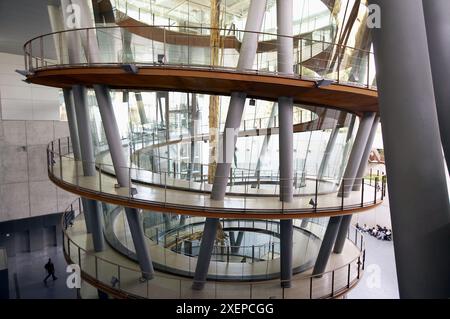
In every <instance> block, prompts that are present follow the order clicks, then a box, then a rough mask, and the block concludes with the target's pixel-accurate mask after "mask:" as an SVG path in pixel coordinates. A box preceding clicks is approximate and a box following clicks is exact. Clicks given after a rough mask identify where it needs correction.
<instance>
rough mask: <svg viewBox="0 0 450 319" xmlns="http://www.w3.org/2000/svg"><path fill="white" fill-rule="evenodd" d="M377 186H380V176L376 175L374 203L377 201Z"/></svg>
mask: <svg viewBox="0 0 450 319" xmlns="http://www.w3.org/2000/svg"><path fill="white" fill-rule="evenodd" d="M377 188H378V176H377V177H375V191H374V196H373V203H374V204H376V203H377Z"/></svg>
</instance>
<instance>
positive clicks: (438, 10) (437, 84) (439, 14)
mask: <svg viewBox="0 0 450 319" xmlns="http://www.w3.org/2000/svg"><path fill="white" fill-rule="evenodd" d="M422 3H423V11H424V16H425V27H426V30H427V39H428V51H429V54H430V62H431V71H432V76H433V87H434V95H435V99H436V108H437V115H438V121H439V130H440V133H441V141H442V147H443V149H444V154H445V159H446V161H447V167H450V90H449V89H448V85H447V83H448V75H449V74H450V58H449V57H450V42H449V41H448V39H449V37H450V20H449V19H448V14H449V13H450V2H449V1H448V0H433V1H430V0H428V1H422Z"/></svg>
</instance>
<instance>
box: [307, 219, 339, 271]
mask: <svg viewBox="0 0 450 319" xmlns="http://www.w3.org/2000/svg"><path fill="white" fill-rule="evenodd" d="M341 220H342V216H333V217H330V220H329V221H328V226H327V229H326V231H325V234H324V236H323V240H322V244H321V245H320V249H319V254H318V255H317V259H316V263H315V265H314V269H313V275H319V274H322V273H323V272H325V269H326V267H327V263H328V259H329V258H330V255H331V250H332V249H333V245H334V242H335V240H336V236H337V234H338V231H339V225H340V224H341Z"/></svg>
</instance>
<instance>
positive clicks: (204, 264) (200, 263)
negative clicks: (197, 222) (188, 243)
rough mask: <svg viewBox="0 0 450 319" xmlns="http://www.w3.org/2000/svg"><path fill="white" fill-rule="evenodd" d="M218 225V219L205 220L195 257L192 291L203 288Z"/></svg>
mask: <svg viewBox="0 0 450 319" xmlns="http://www.w3.org/2000/svg"><path fill="white" fill-rule="evenodd" d="M218 225H219V219H218V218H206V221H205V227H204V229H203V235H202V242H201V243H200V251H199V254H198V257H197V266H196V267H195V274H194V281H193V283H192V289H194V290H201V289H203V287H204V286H205V283H206V278H207V276H208V268H209V263H210V261H211V254H212V251H213V249H214V242H215V240H216V233H217V227H218Z"/></svg>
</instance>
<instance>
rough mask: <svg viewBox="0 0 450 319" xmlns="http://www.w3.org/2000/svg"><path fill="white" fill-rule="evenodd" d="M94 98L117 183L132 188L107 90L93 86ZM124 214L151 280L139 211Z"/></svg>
mask: <svg viewBox="0 0 450 319" xmlns="http://www.w3.org/2000/svg"><path fill="white" fill-rule="evenodd" d="M94 90H95V96H96V98H97V103H98V107H99V110H100V116H101V118H102V123H103V128H104V129H105V134H106V140H107V141H108V146H109V152H110V154H111V159H112V162H113V166H114V171H115V173H116V178H117V183H118V184H119V186H120V187H132V185H131V184H130V180H129V176H128V174H129V173H128V170H127V163H126V160H125V154H124V151H123V147H122V142H121V139H120V135H119V128H118V126H117V121H116V117H115V115H114V109H113V105H112V101H111V95H110V93H109V90H108V88H107V87H106V86H104V85H94ZM125 213H126V216H127V220H128V226H129V227H130V233H131V235H132V239H133V244H134V248H135V250H136V255H137V258H138V261H139V266H140V268H141V270H142V276H143V277H144V278H145V279H152V278H153V273H154V269H153V265H152V261H151V257H150V253H149V251H148V248H147V242H146V237H145V234H144V229H143V227H142V223H141V221H140V216H139V211H138V210H137V209H135V208H129V207H126V208H125Z"/></svg>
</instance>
